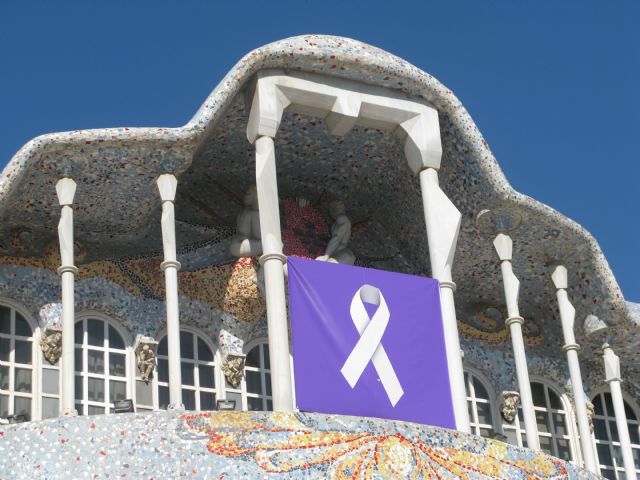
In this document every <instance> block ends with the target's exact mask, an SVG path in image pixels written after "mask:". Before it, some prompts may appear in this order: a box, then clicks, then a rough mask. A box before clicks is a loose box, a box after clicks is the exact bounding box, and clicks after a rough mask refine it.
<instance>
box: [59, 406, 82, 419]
mask: <svg viewBox="0 0 640 480" xmlns="http://www.w3.org/2000/svg"><path fill="white" fill-rule="evenodd" d="M60 416H61V417H77V416H78V411H77V410H76V409H75V408H63V409H62V410H60Z"/></svg>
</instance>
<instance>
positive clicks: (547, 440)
mask: <svg viewBox="0 0 640 480" xmlns="http://www.w3.org/2000/svg"><path fill="white" fill-rule="evenodd" d="M540 450H542V451H543V452H546V453H548V454H549V455H553V449H552V447H551V437H540Z"/></svg>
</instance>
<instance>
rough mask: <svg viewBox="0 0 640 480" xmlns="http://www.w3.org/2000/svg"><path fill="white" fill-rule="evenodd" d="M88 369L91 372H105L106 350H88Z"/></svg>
mask: <svg viewBox="0 0 640 480" xmlns="http://www.w3.org/2000/svg"><path fill="white" fill-rule="evenodd" d="M87 362H88V366H87V370H89V372H90V373H100V374H104V352H98V351H96V350H89V351H87Z"/></svg>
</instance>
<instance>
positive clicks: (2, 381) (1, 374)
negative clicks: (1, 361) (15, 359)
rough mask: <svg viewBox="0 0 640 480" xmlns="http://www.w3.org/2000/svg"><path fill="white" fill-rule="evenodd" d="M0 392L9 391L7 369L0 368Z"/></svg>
mask: <svg viewBox="0 0 640 480" xmlns="http://www.w3.org/2000/svg"><path fill="white" fill-rule="evenodd" d="M0 390H9V367H0Z"/></svg>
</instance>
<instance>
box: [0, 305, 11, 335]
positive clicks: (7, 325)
mask: <svg viewBox="0 0 640 480" xmlns="http://www.w3.org/2000/svg"><path fill="white" fill-rule="evenodd" d="M0 333H6V334H7V335H11V309H9V308H8V307H4V306H0Z"/></svg>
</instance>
